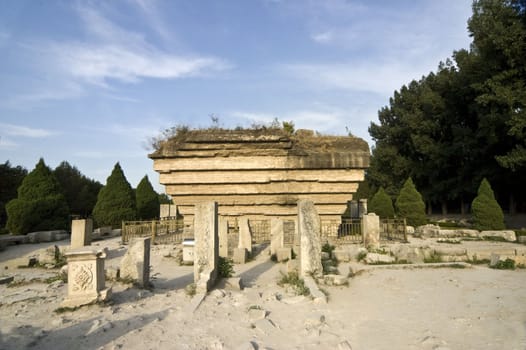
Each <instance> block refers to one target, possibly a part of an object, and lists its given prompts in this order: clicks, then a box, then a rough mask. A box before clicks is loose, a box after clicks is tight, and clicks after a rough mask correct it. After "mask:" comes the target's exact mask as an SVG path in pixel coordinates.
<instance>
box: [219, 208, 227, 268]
mask: <svg viewBox="0 0 526 350" xmlns="http://www.w3.org/2000/svg"><path fill="white" fill-rule="evenodd" d="M219 256H220V257H222V258H228V220H227V218H226V217H224V216H220V217H219Z"/></svg>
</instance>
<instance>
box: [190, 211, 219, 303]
mask: <svg viewBox="0 0 526 350" xmlns="http://www.w3.org/2000/svg"><path fill="white" fill-rule="evenodd" d="M217 224H218V222H217V203H216V202H203V203H198V204H196V205H195V216H194V237H195V238H194V239H195V247H194V282H195V284H196V290H197V292H198V293H206V292H207V291H209V290H210V289H211V288H212V287H213V285H214V283H215V282H216V279H217V273H218V271H217V266H218V263H219V237H218V228H217V226H218V225H217Z"/></svg>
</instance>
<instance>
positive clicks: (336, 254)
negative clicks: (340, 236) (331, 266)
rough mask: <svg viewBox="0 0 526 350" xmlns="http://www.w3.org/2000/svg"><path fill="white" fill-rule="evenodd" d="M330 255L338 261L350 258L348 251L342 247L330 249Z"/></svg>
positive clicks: (345, 260)
mask: <svg viewBox="0 0 526 350" xmlns="http://www.w3.org/2000/svg"><path fill="white" fill-rule="evenodd" d="M332 257H333V258H334V259H336V261H338V262H347V261H350V260H351V255H350V253H349V251H348V250H344V249H334V250H333V251H332Z"/></svg>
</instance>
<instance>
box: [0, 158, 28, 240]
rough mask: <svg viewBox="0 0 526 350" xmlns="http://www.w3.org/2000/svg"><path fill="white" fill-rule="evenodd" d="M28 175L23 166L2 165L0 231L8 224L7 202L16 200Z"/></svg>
mask: <svg viewBox="0 0 526 350" xmlns="http://www.w3.org/2000/svg"><path fill="white" fill-rule="evenodd" d="M26 175H27V170H26V169H24V168H22V167H21V166H17V167H12V166H11V164H10V163H9V161H6V162H5V163H4V164H0V230H1V229H2V228H3V227H4V226H5V224H6V222H7V213H6V210H5V206H6V204H7V202H9V201H10V200H12V199H15V198H16V196H17V192H16V189H17V188H18V187H19V186H20V184H21V183H22V180H23V179H24V177H25V176H26Z"/></svg>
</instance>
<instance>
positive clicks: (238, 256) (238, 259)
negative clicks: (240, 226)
mask: <svg viewBox="0 0 526 350" xmlns="http://www.w3.org/2000/svg"><path fill="white" fill-rule="evenodd" d="M233 260H234V264H245V263H246V262H247V260H248V251H247V250H246V248H234V257H233Z"/></svg>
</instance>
